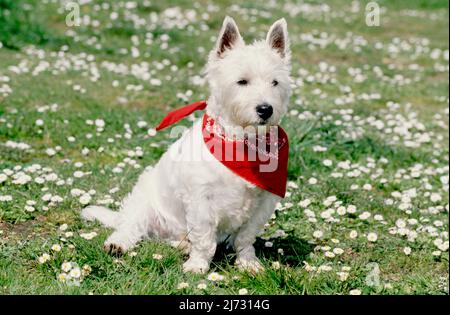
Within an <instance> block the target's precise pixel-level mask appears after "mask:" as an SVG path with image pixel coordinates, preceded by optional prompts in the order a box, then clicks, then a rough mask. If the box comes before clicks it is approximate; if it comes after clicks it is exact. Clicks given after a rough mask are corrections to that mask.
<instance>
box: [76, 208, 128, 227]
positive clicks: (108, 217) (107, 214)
mask: <svg viewBox="0 0 450 315" xmlns="http://www.w3.org/2000/svg"><path fill="white" fill-rule="evenodd" d="M81 216H82V217H83V218H84V219H86V220H88V221H94V220H98V221H100V222H101V223H102V224H103V225H104V226H106V227H110V228H116V227H117V226H118V224H119V219H120V212H117V211H112V210H111V209H108V208H106V207H102V206H89V207H86V208H84V209H83V210H82V211H81Z"/></svg>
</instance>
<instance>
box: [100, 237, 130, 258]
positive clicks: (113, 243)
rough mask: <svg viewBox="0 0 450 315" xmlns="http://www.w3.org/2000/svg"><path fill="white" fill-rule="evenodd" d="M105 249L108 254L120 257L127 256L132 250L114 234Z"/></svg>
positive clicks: (109, 238)
mask: <svg viewBox="0 0 450 315" xmlns="http://www.w3.org/2000/svg"><path fill="white" fill-rule="evenodd" d="M103 248H104V249H105V251H106V252H107V253H108V254H111V255H116V256H120V255H123V254H125V253H126V252H127V251H128V250H129V249H130V246H129V244H127V243H126V242H124V241H123V240H121V239H120V238H119V237H117V235H115V234H114V233H113V234H112V235H111V236H110V237H108V239H107V240H106V241H105V243H104V244H103Z"/></svg>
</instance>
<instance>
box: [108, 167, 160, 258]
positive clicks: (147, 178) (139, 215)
mask: <svg viewBox="0 0 450 315" xmlns="http://www.w3.org/2000/svg"><path fill="white" fill-rule="evenodd" d="M150 182H151V170H147V171H145V172H144V173H143V174H142V175H141V176H140V177H139V180H138V182H137V184H136V185H135V186H134V188H133V190H132V192H131V193H130V194H129V195H128V196H127V197H126V198H125V199H124V200H123V202H122V207H121V210H120V217H121V220H120V222H119V223H118V224H117V226H116V227H115V228H116V230H115V231H114V232H113V233H112V234H111V235H110V236H109V237H108V239H107V240H106V241H105V243H104V248H105V250H106V251H107V252H110V253H112V254H123V253H125V252H126V251H128V250H129V249H131V248H132V247H133V246H135V245H136V243H137V242H139V241H140V240H142V239H143V238H144V237H146V236H147V235H149V233H150V232H151V231H150V230H151V229H156V227H157V226H158V224H159V220H158V219H157V218H156V215H155V212H154V211H153V209H152V205H151V198H152V193H151V186H149V183H150Z"/></svg>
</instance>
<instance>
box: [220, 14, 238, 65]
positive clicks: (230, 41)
mask: <svg viewBox="0 0 450 315" xmlns="http://www.w3.org/2000/svg"><path fill="white" fill-rule="evenodd" d="M241 44H244V40H243V39H242V37H241V34H239V29H238V27H237V25H236V22H235V21H234V20H233V19H232V18H231V17H229V16H226V17H225V19H224V20H223V25H222V29H221V30H220V33H219V38H218V39H217V43H216V55H217V57H219V58H221V57H222V56H223V53H224V52H225V51H227V50H230V49H233V48H234V47H236V46H237V45H241Z"/></svg>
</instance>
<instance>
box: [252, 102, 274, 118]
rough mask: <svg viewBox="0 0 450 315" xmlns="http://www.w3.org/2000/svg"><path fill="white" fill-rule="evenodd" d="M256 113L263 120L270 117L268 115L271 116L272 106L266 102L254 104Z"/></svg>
mask: <svg viewBox="0 0 450 315" xmlns="http://www.w3.org/2000/svg"><path fill="white" fill-rule="evenodd" d="M256 113H257V114H258V116H259V117H260V118H262V119H263V120H267V119H269V118H270V116H272V114H273V108H272V106H271V105H269V104H267V103H263V104H260V105H258V106H256Z"/></svg>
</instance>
